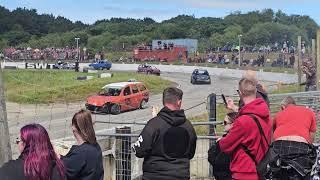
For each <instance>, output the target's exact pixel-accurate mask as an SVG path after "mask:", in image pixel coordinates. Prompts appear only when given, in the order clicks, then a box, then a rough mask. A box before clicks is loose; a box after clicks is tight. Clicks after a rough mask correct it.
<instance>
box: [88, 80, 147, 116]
mask: <svg viewBox="0 0 320 180" xmlns="http://www.w3.org/2000/svg"><path fill="white" fill-rule="evenodd" d="M148 101H149V90H148V89H147V88H146V86H145V85H144V84H143V83H142V82H119V83H111V84H108V85H105V86H104V87H102V90H101V91H100V92H99V93H98V94H97V95H94V96H90V97H88V98H87V102H86V105H85V106H86V108H87V109H88V110H90V111H92V112H102V113H111V114H119V113H121V112H123V111H128V110H133V109H139V108H141V109H144V108H146V105H147V102H148Z"/></svg>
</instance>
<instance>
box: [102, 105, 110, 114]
mask: <svg viewBox="0 0 320 180" xmlns="http://www.w3.org/2000/svg"><path fill="white" fill-rule="evenodd" d="M102 111H103V112H104V113H109V104H105V105H104V106H103V108H102Z"/></svg>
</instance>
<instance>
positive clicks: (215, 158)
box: [208, 112, 238, 180]
mask: <svg viewBox="0 0 320 180" xmlns="http://www.w3.org/2000/svg"><path fill="white" fill-rule="evenodd" d="M237 115H238V113H237V112H231V113H228V114H227V115H226V116H225V118H224V121H223V125H224V132H225V134H224V135H222V137H225V136H226V135H227V133H228V132H229V130H230V129H231V127H232V123H233V121H234V120H235V118H236V117H237ZM208 161H209V162H210V164H211V165H212V167H213V176H214V178H215V179H216V180H231V179H232V178H231V172H230V161H231V157H230V155H227V154H225V153H223V152H221V151H219V149H217V143H216V142H214V143H213V145H212V146H211V147H210V149H209V150H208Z"/></svg>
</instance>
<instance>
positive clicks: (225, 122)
mask: <svg viewBox="0 0 320 180" xmlns="http://www.w3.org/2000/svg"><path fill="white" fill-rule="evenodd" d="M228 124H232V123H230V122H227V121H223V125H225V126H226V125H228Z"/></svg>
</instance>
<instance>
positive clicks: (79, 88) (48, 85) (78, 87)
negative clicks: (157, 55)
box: [4, 70, 172, 104]
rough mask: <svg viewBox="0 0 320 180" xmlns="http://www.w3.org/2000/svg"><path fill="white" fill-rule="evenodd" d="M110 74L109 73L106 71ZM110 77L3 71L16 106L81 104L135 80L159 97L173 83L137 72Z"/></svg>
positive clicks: (8, 90)
mask: <svg viewBox="0 0 320 180" xmlns="http://www.w3.org/2000/svg"><path fill="white" fill-rule="evenodd" d="M108 72H109V71H108ZM112 73H113V77H112V78H102V79H101V78H97V76H98V74H87V73H76V72H73V71H61V70H60V71H59V70H5V71H4V79H5V91H6V95H7V100H9V101H11V102H16V103H24V104H37V103H44V104H46V103H57V102H64V103H65V102H76V101H83V100H85V99H86V97H88V96H89V95H93V94H96V93H97V92H98V91H99V90H100V89H101V87H103V86H104V85H106V84H108V83H113V82H121V81H128V79H136V80H138V81H142V82H144V83H145V85H146V86H147V88H148V89H149V90H150V91H151V93H152V94H158V93H161V92H162V91H163V89H164V88H166V87H168V86H170V85H172V82H170V81H167V80H163V79H161V78H160V77H157V76H146V75H143V74H137V73H133V72H132V73H124V72H112ZM87 75H92V76H95V78H94V79H91V80H82V81H80V80H76V78H77V77H78V76H87Z"/></svg>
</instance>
